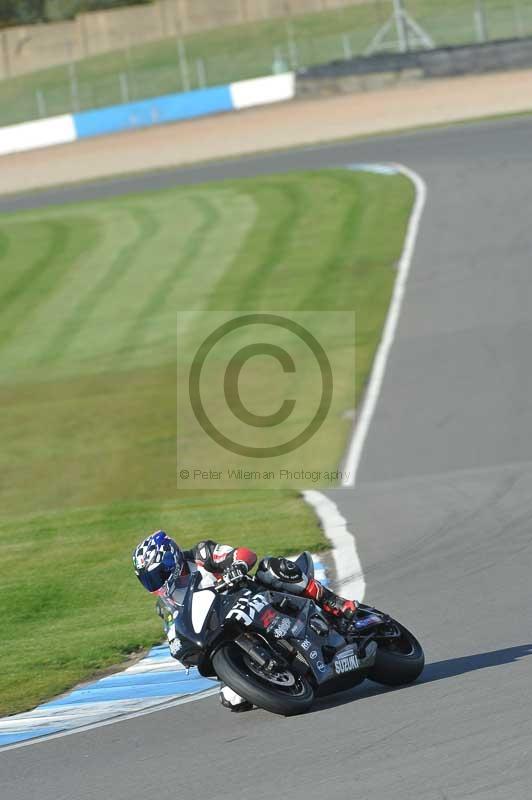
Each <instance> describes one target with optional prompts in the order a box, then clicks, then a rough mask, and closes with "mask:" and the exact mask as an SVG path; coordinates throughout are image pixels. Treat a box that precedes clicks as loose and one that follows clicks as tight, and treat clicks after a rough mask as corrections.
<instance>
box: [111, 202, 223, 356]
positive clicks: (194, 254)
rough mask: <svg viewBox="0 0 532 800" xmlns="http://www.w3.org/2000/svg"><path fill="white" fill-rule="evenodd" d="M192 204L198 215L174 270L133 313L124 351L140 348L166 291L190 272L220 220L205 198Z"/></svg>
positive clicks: (166, 293) (167, 292) (215, 210)
mask: <svg viewBox="0 0 532 800" xmlns="http://www.w3.org/2000/svg"><path fill="white" fill-rule="evenodd" d="M192 203H193V205H195V206H196V208H197V209H198V211H199V213H200V218H199V221H198V222H197V224H196V227H195V229H193V230H192V232H191V233H190V234H189V236H188V238H187V240H186V241H185V244H184V246H183V249H182V250H181V253H180V254H179V257H178V258H177V260H176V262H175V266H174V268H173V269H172V270H171V271H170V272H168V273H167V274H166V275H165V276H164V277H163V278H162V279H161V280H160V281H159V282H157V283H155V288H154V291H153V292H152V293H151V294H150V295H149V296H148V298H147V300H146V302H145V303H144V304H143V305H142V306H141V308H140V310H139V311H138V312H137V315H136V318H135V320H134V321H133V322H132V324H131V326H130V327H129V329H128V331H127V333H126V335H125V337H124V347H126V346H127V348H128V349H130V350H135V349H136V348H137V347H138V346H140V345H141V344H142V341H143V338H144V335H145V332H146V329H147V328H148V327H150V326H152V325H153V318H154V316H155V314H156V313H157V312H158V311H159V310H160V309H161V307H162V306H164V304H165V301H167V299H168V295H169V292H170V290H171V289H172V287H174V286H175V283H176V281H178V280H180V279H182V278H183V276H184V275H185V274H186V273H187V272H189V271H190V270H191V269H192V267H193V265H194V263H195V262H196V259H197V258H198V255H199V253H200V252H201V249H202V247H204V245H205V241H206V240H207V238H208V236H209V234H210V232H211V231H212V230H213V228H214V227H215V226H216V225H217V224H218V222H219V220H220V212H219V211H218V209H217V208H216V207H215V206H214V204H213V203H212V202H210V201H209V199H208V198H207V197H204V196H202V195H197V196H194V197H192Z"/></svg>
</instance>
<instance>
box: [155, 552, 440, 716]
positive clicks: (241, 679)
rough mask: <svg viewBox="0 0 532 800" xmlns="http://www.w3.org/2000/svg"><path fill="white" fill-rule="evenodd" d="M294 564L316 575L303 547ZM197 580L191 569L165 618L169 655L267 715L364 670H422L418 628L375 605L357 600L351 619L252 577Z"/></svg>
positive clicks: (395, 682) (305, 703)
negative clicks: (204, 584)
mask: <svg viewBox="0 0 532 800" xmlns="http://www.w3.org/2000/svg"><path fill="white" fill-rule="evenodd" d="M296 563H297V564H298V565H299V566H300V568H301V569H302V570H303V571H304V572H305V573H306V574H307V575H309V576H311V577H312V576H313V574H314V565H313V562H312V557H311V556H310V554H309V553H303V554H302V555H300V556H299V558H298V559H297V560H296ZM200 582H201V575H200V574H199V573H196V574H195V575H194V576H193V578H192V580H191V581H190V582H189V583H188V585H187V587H186V589H184V593H183V596H182V606H181V609H180V611H179V613H178V614H176V615H175V618H174V619H173V621H172V623H171V624H170V625H169V626H168V630H167V635H168V639H169V642H170V650H171V652H172V654H173V655H174V656H175V657H177V658H178V659H179V660H180V661H181V662H182V663H183V664H184V665H185V666H186V667H191V666H196V667H197V668H198V671H199V672H200V674H201V675H203V676H204V677H208V678H212V677H218V678H219V679H220V680H221V681H223V682H224V683H225V684H227V686H229V687H230V688H231V689H233V690H234V691H235V692H237V693H238V694H239V695H240V696H241V697H244V698H245V699H246V700H248V701H249V702H250V703H253V705H256V706H259V707H260V708H263V709H266V710H267V711H270V712H272V713H274V714H281V715H284V716H292V715H294V714H301V713H303V712H305V711H307V710H308V709H309V708H310V706H311V705H312V703H313V701H314V698H315V697H320V696H324V695H328V694H332V693H335V692H339V691H343V690H345V689H349V688H351V687H352V686H356V685H357V684H359V683H362V681H363V680H365V679H366V678H369V679H370V680H372V681H375V682H377V683H380V684H383V685H385V686H400V685H402V684H407V683H411V682H412V681H415V680H416V678H418V677H419V675H420V674H421V672H422V670H423V667H424V663H425V659H424V655H423V649H422V647H421V645H420V644H419V642H418V641H417V639H416V638H415V636H413V634H412V633H410V631H408V630H407V629H406V628H405V627H404V626H403V625H401V623H399V622H397V621H396V620H394V619H392V618H391V617H389V616H388V615H387V614H384V613H382V612H381V611H378V610H377V609H376V608H371V607H370V606H366V605H362V604H359V606H358V610H357V613H356V615H355V617H354V619H353V620H352V621H350V622H349V623H348V622H346V621H345V620H343V619H341V620H336V619H332V618H331V617H329V616H328V615H326V614H325V613H324V612H323V611H322V609H320V608H319V606H317V605H316V603H314V601H313V600H309V599H307V598H304V597H299V596H295V595H290V594H286V593H284V592H277V591H273V590H270V589H269V588H266V587H264V586H263V585H262V584H259V583H258V582H257V581H256V580H255V579H254V578H252V577H250V576H246V577H245V578H243V579H242V580H241V581H239V582H238V583H237V584H232V585H229V586H228V585H227V583H225V582H224V581H218V582H217V583H215V584H214V585H213V586H211V587H208V588H200V587H199V584H200Z"/></svg>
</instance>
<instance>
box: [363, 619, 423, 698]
mask: <svg viewBox="0 0 532 800" xmlns="http://www.w3.org/2000/svg"><path fill="white" fill-rule="evenodd" d="M393 624H394V625H396V626H397V627H398V628H399V630H400V631H401V634H402V635H401V638H400V639H399V640H398V641H396V640H393V641H394V642H396V643H395V644H393V642H392V641H390V642H389V643H387V644H386V645H384V644H383V643H381V642H379V643H378V645H379V647H378V650H377V656H376V658H375V664H374V665H373V667H372V668H371V669H370V670H369V672H368V678H369V679H370V680H372V681H374V682H375V683H381V684H382V685H383V686H404V685H405V684H407V683H412V682H413V681H415V680H416V679H417V678H419V676H420V675H421V673H422V672H423V667H424V666H425V656H424V653H423V648H422V647H421V645H420V643H419V642H418V640H417V639H416V637H415V636H414V634H412V633H410V631H409V630H407V629H406V628H405V627H403V625H400V624H399V623H398V622H395V620H393Z"/></svg>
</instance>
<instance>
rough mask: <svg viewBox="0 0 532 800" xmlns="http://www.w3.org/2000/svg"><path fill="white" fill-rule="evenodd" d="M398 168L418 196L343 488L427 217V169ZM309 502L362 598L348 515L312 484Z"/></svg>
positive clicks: (349, 585)
mask: <svg viewBox="0 0 532 800" xmlns="http://www.w3.org/2000/svg"><path fill="white" fill-rule="evenodd" d="M383 166H390V167H393V168H394V169H395V171H396V172H397V173H399V174H401V175H404V176H405V177H406V178H408V179H409V180H410V181H411V182H412V183H413V184H414V188H415V192H416V194H415V199H414V205H413V208H412V212H411V214H410V219H409V222H408V228H407V232H406V237H405V242H404V245H403V251H402V253H401V258H400V260H399V264H398V269H397V277H396V279H395V284H394V289H393V294H392V299H391V301H390V307H389V309H388V314H387V316H386V322H385V324H384V329H383V332H382V336H381V340H380V343H379V347H378V350H377V353H376V355H375V360H374V362H373V367H372V369H371V374H370V378H369V381H368V386H367V389H366V392H365V395H364V399H363V402H362V409H361V412H360V415H358V414H357V418H356V420H355V426H354V429H353V433H352V436H351V441H350V443H349V447H348V450H347V454H346V456H345V459H344V463H343V470H342V471H343V475H344V477H343V479H342V482H341V486H342V487H343V488H354V486H355V482H356V478H357V473H358V468H359V465H360V459H361V457H362V450H363V448H364V444H365V441H366V437H367V435H368V431H369V427H370V424H371V420H372V419H373V414H374V413H375V408H376V406H377V401H378V399H379V395H380V391H381V388H382V383H383V380H384V374H385V371H386V365H387V363H388V358H389V355H390V351H391V348H392V345H393V342H394V339H395V334H396V331H397V324H398V322H399V316H400V313H401V307H402V304H403V298H404V294H405V288H406V282H407V279H408V275H409V273H410V266H411V264H412V258H413V255H414V250H415V247H416V242H417V237H418V233H419V227H420V223H421V217H422V216H423V211H424V208H425V204H426V201H427V185H426V183H425V181H424V180H423V178H422V177H421V175H419V174H418V173H417V172H415V171H414V170H412V169H410V168H409V167H406V166H404V164H397V163H392V164H389V165H384V164H383ZM302 495H303V498H304V500H305V502H307V503H308V504H309V505H311V506H312V508H313V509H314V511H315V513H316V515H317V516H318V519H319V520H320V522H321V525H322V529H323V532H324V533H325V536H326V537H327V539H329V541H330V542H331V543H332V546H333V550H332V554H333V558H334V565H335V569H336V582H337V585H338V587H339V588H340V590H341V591H342V594H346V595H347V596H348V597H350V598H353V599H354V600H358V601H362V600H363V599H364V594H365V591H366V581H365V579H364V572H363V569H362V564H361V562H360V557H359V555H358V550H357V543H356V537H355V535H354V533H352V532H351V531H349V530H348V528H347V521H346V519H345V518H344V517H343V516H342V514H341V513H340V510H339V509H338V506H337V505H336V503H335V502H334V501H333V500H331V499H330V498H329V497H327V496H326V495H325V494H323V493H322V492H318V491H315V490H307V491H303V492H302Z"/></svg>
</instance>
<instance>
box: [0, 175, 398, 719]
mask: <svg viewBox="0 0 532 800" xmlns="http://www.w3.org/2000/svg"><path fill="white" fill-rule="evenodd" d="M412 199H413V190H412V187H411V186H410V184H409V183H408V182H407V181H406V179H405V178H403V177H401V176H394V177H384V176H378V175H369V174H364V173H356V174H355V173H348V172H343V171H330V172H309V173H299V174H293V175H284V176H274V177H270V178H263V179H254V180H245V181H244V180H243V181H231V182H225V183H221V184H216V185H203V186H195V187H180V188H176V189H172V190H168V191H164V192H156V193H146V194H143V195H139V196H129V197H124V198H118V199H112V200H109V201H103V202H98V203H83V204H79V205H71V206H68V207H57V208H48V209H45V210H42V211H39V212H25V213H20V214H13V215H6V216H4V218H3V220H2V224H1V227H0V265H1V270H2V275H3V281H2V289H1V292H0V311H1V313H0V385H1V388H0V409H1V415H0V420H1V422H0V425H1V437H2V444H3V446H2V450H1V452H0V472H1V474H2V481H1V483H0V503H1V507H2V511H3V517H2V523H1V525H0V545H1V548H2V553H3V558H2V559H1V560H0V607H1V608H2V612H3V613H2V617H1V620H0V638H1V640H2V645H3V646H2V648H1V650H0V671H1V673H2V681H1V684H0V713H9V712H13V711H16V710H20V709H23V708H27V707H29V706H31V705H33V704H35V703H36V702H37V701H38V700H41V699H43V698H45V697H48V696H50V695H52V694H54V693H57V692H59V691H61V690H63V689H65V688H67V687H68V686H69V685H72V683H73V682H75V681H77V680H79V679H81V678H83V677H86V676H87V675H88V674H90V673H91V672H94V671H95V670H98V669H101V668H104V667H105V666H108V665H109V664H112V663H116V662H117V661H119V660H120V659H121V658H123V656H124V655H125V654H126V653H128V652H131V651H132V650H133V649H135V648H136V647H139V646H147V645H149V644H151V643H153V642H155V641H157V639H158V637H159V635H160V629H159V625H158V621H157V619H156V618H155V616H154V615H153V612H152V606H153V603H152V600H151V598H149V597H148V596H147V595H146V596H145V595H144V593H143V592H142V591H141V589H140V587H139V585H138V584H137V582H136V580H135V578H134V576H133V573H132V570H131V564H130V552H131V549H132V547H133V546H134V544H135V543H136V541H137V540H138V539H139V538H140V536H142V534H143V533H145V532H146V531H150V530H153V529H154V528H156V527H159V526H164V527H166V528H167V529H168V530H169V531H171V532H173V533H174V534H175V535H176V537H177V538H179V540H180V541H182V542H183V543H184V544H189V543H192V542H193V541H194V540H197V539H199V538H201V537H204V536H211V537H213V538H217V539H220V540H222V541H224V540H225V541H229V542H234V541H235V539H237V540H238V541H242V540H245V541H246V543H249V544H250V545H251V546H252V547H255V548H256V549H257V550H258V551H259V553H265V552H268V551H276V552H280V553H289V552H293V551H294V550H297V549H301V548H304V547H308V548H311V549H319V548H320V547H323V546H324V544H325V543H324V540H323V538H322V536H321V533H320V531H319V529H318V527H317V525H316V522H315V520H314V519H313V517H312V515H311V514H310V512H309V511H308V509H307V508H306V507H305V506H304V505H303V504H302V503H301V501H300V500H299V499H298V498H297V497H296V496H295V495H294V494H293V493H290V492H260V491H258V490H257V491H255V490H252V491H241V492H225V493H224V492H210V493H205V492H203V493H199V492H189V493H188V494H187V493H185V492H177V490H176V476H175V466H176V464H175V461H176V455H175V451H176V439H175V436H176V393H175V381H176V331H175V320H176V311H178V310H180V309H187V310H191V309H192V310H198V311H205V310H208V309H227V310H233V309H239V308H246V309H249V310H261V309H277V310H283V309H285V310H287V311H294V310H305V309H312V310H355V311H356V313H357V323H358V324H357V340H356V357H357V386H358V389H359V391H360V390H361V389H362V387H363V385H364V381H365V379H366V377H367V374H368V371H369V368H370V364H371V360H372V357H373V354H374V351H375V348H376V345H377V342H378V338H379V334H380V330H381V327H382V323H383V320H384V317H385V314H386V309H387V305H388V302H389V298H390V293H391V290H392V286H393V280H394V269H393V267H394V264H395V262H396V260H397V258H398V255H399V253H400V249H401V245H402V241H403V237H404V231H405V226H406V222H407V218H408V214H409V211H410V208H411V203H412ZM281 265H282V269H281V268H280V266H281ZM346 391H347V387H346ZM349 426H350V422H349V420H346V419H342V418H341V417H338V418H337V422H336V433H335V435H334V436H332V437H331V441H330V443H329V445H328V449H327V452H324V454H323V457H324V459H325V461H327V463H330V464H331V466H334V464H335V463H336V462H337V460H338V458H339V456H340V455H341V452H342V447H343V443H344V442H345V438H346V436H347V433H348V430H349ZM200 445H201V442H200V440H199V439H198V441H197V447H198V448H199V447H200ZM195 446H196V445H195V442H194V441H192V442H189V443H188V447H189V451H190V452H191V453H194V448H195Z"/></svg>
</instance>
